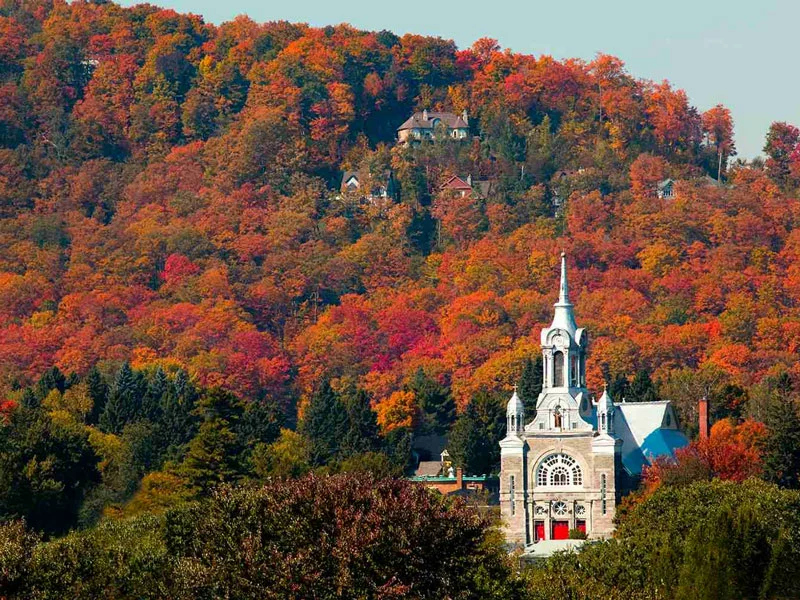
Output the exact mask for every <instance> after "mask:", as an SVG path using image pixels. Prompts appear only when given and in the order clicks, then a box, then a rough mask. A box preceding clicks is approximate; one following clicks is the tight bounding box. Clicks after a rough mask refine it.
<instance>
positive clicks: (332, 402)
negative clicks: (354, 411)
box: [300, 380, 350, 466]
mask: <svg viewBox="0 0 800 600" xmlns="http://www.w3.org/2000/svg"><path fill="white" fill-rule="evenodd" d="M349 425H350V423H349V419H348V416H347V409H346V408H345V406H344V404H342V402H341V401H340V400H339V397H338V396H337V394H336V392H334V391H333V389H332V388H331V385H330V383H329V382H328V381H327V380H324V381H323V382H322V384H321V385H320V386H319V389H318V390H317V391H316V392H315V393H314V395H313V396H312V397H311V401H310V402H309V404H308V407H307V408H306V411H305V415H304V416H303V420H302V422H301V423H300V432H301V433H302V434H303V435H304V436H305V437H306V439H307V440H308V442H309V445H310V458H311V464H312V465H316V466H319V465H324V464H326V463H328V462H329V461H331V460H334V459H335V458H337V457H338V456H339V454H340V453H341V450H342V442H343V440H344V438H345V436H346V435H347V432H348V429H349Z"/></svg>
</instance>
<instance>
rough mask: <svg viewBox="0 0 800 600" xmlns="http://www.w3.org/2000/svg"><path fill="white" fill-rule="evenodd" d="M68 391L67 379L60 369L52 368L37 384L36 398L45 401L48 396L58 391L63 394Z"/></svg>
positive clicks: (43, 374)
mask: <svg viewBox="0 0 800 600" xmlns="http://www.w3.org/2000/svg"><path fill="white" fill-rule="evenodd" d="M66 389H67V378H66V377H64V374H63V373H62V372H61V371H60V370H59V368H58V367H50V368H49V369H47V371H45V372H44V373H42V376H41V377H40V378H39V381H38V382H37V383H36V396H37V397H38V398H39V400H44V399H45V398H46V397H47V395H48V394H49V393H50V392H51V391H53V390H58V391H59V392H61V393H62V394H63V393H64V390H66Z"/></svg>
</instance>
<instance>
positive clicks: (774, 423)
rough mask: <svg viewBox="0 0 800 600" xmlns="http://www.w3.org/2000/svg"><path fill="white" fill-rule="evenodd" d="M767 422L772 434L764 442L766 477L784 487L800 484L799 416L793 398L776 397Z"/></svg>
mask: <svg viewBox="0 0 800 600" xmlns="http://www.w3.org/2000/svg"><path fill="white" fill-rule="evenodd" d="M764 424H765V425H766V426H767V429H768V431H769V434H768V436H767V440H766V442H765V444H764V478H765V479H766V480H767V481H771V482H773V483H777V484H778V485H780V486H781V487H785V488H790V489H797V488H800V417H798V414H797V409H796V407H795V405H794V403H793V402H792V401H791V400H787V399H785V397H779V398H776V399H774V400H773V401H772V402H770V404H769V405H768V406H767V411H766V417H765V419H764Z"/></svg>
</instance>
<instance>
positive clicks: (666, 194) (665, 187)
mask: <svg viewBox="0 0 800 600" xmlns="http://www.w3.org/2000/svg"><path fill="white" fill-rule="evenodd" d="M656 194H657V195H658V197H659V198H662V199H664V200H671V199H672V198H674V197H675V180H673V179H665V180H664V181H659V182H658V185H657V186H656Z"/></svg>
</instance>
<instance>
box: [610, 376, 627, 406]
mask: <svg viewBox="0 0 800 600" xmlns="http://www.w3.org/2000/svg"><path fill="white" fill-rule="evenodd" d="M608 394H609V396H611V397H612V398H613V399H614V401H616V402H622V401H623V400H625V401H628V400H630V384H629V383H628V378H627V377H625V375H623V374H622V373H617V374H616V375H615V376H614V378H613V379H612V380H611V382H610V383H609V384H608Z"/></svg>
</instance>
